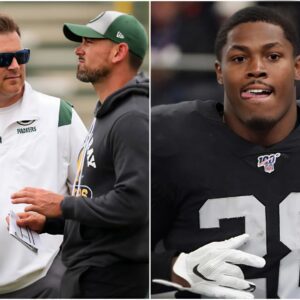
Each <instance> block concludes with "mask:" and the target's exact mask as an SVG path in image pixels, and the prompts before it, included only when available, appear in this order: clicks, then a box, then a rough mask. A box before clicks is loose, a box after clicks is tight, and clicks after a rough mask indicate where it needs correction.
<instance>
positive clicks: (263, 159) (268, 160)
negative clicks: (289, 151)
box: [257, 153, 281, 173]
mask: <svg viewBox="0 0 300 300" xmlns="http://www.w3.org/2000/svg"><path fill="white" fill-rule="evenodd" d="M280 156H281V154H280V153H272V154H265V155H261V156H259V157H258V158H257V167H258V168H260V167H264V171H265V172H266V173H272V172H274V167H275V163H276V161H277V158H279V157H280Z"/></svg>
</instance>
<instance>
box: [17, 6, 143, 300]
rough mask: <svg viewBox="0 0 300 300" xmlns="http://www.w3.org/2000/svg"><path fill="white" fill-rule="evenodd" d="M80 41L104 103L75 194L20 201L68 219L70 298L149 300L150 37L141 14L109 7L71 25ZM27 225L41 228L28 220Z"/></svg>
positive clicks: (31, 194) (40, 194) (24, 194)
mask: <svg viewBox="0 0 300 300" xmlns="http://www.w3.org/2000/svg"><path fill="white" fill-rule="evenodd" d="M63 30H64V34H65V36H66V37H67V38H68V39H70V40H71V41H75V42H77V43H79V44H78V46H77V48H76V49H75V54H76V55H77V57H78V65H77V78H78V79H79V80H81V81H83V82H90V83H92V85H93V87H94V89H95V91H96V93H97V95H98V99H99V101H97V106H96V110H95V119H94V122H93V123H92V126H91V129H90V132H89V135H88V137H87V139H86V141H85V145H84V149H83V152H82V155H81V157H82V159H81V161H80V168H79V172H78V176H77V178H76V179H77V180H76V182H75V185H74V190H73V192H74V194H73V196H71V197H63V196H61V195H58V194H55V193H51V192H49V191H47V190H44V189H34V188H28V189H23V190H21V191H19V192H17V193H15V194H14V195H13V196H12V201H13V202H14V203H27V204H29V205H28V206H27V208H25V210H26V211H35V212H37V213H42V214H43V215H45V216H47V222H46V226H45V227H44V228H43V227H41V228H40V230H41V229H43V230H45V231H47V232H52V233H55V232H59V230H57V229H59V228H57V224H58V223H57V222H58V221H56V220H55V219H54V218H55V217H62V219H63V220H65V227H64V242H63V248H62V259H63V262H64V264H65V265H66V266H67V271H66V273H65V274H64V277H63V280H62V288H61V296H62V298H145V297H146V295H147V291H148V284H149V283H148V253H149V247H148V245H149V242H148V231H149V228H148V205H149V204H148V202H149V199H148V174H149V168H148V138H149V135H148V108H149V101H148V97H149V80H148V79H147V78H146V76H144V75H142V74H137V73H138V69H139V67H140V66H141V64H142V61H143V58H144V57H145V54H146V50H147V35H146V32H145V30H144V28H143V26H142V25H141V24H140V22H138V21H137V20H136V18H134V17H133V16H130V15H127V14H124V13H120V12H116V11H106V12H104V13H101V14H100V15H98V16H97V17H96V18H95V19H93V20H91V21H90V22H89V23H88V24H87V25H78V24H69V23H66V24H65V25H64V29H63ZM19 224H20V225H22V226H24V225H28V226H30V227H31V226H33V222H31V220H29V221H27V219H26V218H23V219H22V220H21V222H20V223H19Z"/></svg>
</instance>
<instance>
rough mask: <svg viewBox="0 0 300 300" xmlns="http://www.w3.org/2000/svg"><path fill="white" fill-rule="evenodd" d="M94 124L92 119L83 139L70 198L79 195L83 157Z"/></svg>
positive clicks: (91, 135)
mask: <svg viewBox="0 0 300 300" xmlns="http://www.w3.org/2000/svg"><path fill="white" fill-rule="evenodd" d="M95 123H96V118H94V120H93V122H92V125H91V127H90V129H89V133H88V135H87V137H86V138H85V141H84V144H83V150H82V155H80V156H81V157H80V158H79V164H78V168H77V172H76V177H75V181H74V184H73V188H72V196H80V194H78V193H79V191H80V186H81V179H82V172H83V167H84V162H85V157H86V153H87V151H88V149H89V146H90V141H91V139H92V138H93V131H94V127H95ZM76 183H77V184H76ZM76 185H77V190H76ZM75 190H76V194H75Z"/></svg>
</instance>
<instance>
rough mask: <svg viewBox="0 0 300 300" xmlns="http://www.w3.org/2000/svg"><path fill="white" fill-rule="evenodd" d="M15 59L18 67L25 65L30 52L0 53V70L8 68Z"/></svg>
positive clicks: (25, 50) (27, 50)
mask: <svg viewBox="0 0 300 300" xmlns="http://www.w3.org/2000/svg"><path fill="white" fill-rule="evenodd" d="M14 57H15V58H16V60H17V62H18V64H19V65H23V64H27V63H28V61H29V57H30V50H29V49H23V50H20V51H17V52H2V53H0V68H4V67H9V66H10V65H11V63H12V61H13V59H14Z"/></svg>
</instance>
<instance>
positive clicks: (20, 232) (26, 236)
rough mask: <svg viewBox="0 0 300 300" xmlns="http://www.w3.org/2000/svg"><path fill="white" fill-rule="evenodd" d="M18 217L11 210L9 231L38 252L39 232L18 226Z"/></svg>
mask: <svg viewBox="0 0 300 300" xmlns="http://www.w3.org/2000/svg"><path fill="white" fill-rule="evenodd" d="M18 218H19V217H18V216H17V215H16V214H15V212H14V211H12V210H11V211H10V216H9V233H10V234H11V235H12V236H13V237H15V238H16V239H17V240H18V241H20V242H21V243H22V244H23V245H24V246H26V247H28V248H29V249H30V250H32V251H33V252H38V250H39V248H40V245H41V240H40V236H39V234H38V233H37V232H35V231H32V230H31V229H29V228H28V227H20V226H18V225H17V223H16V221H17V219H18Z"/></svg>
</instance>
